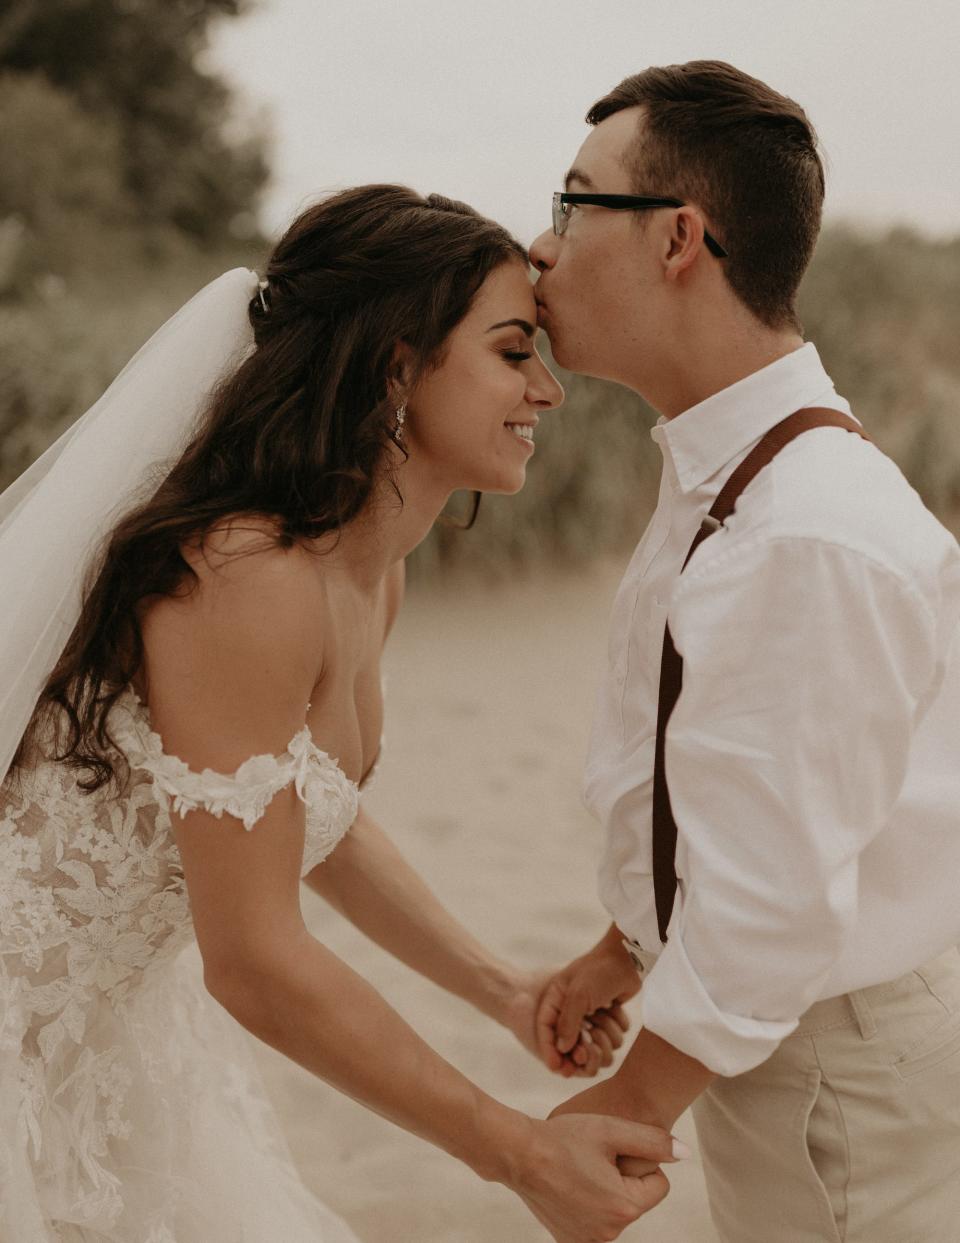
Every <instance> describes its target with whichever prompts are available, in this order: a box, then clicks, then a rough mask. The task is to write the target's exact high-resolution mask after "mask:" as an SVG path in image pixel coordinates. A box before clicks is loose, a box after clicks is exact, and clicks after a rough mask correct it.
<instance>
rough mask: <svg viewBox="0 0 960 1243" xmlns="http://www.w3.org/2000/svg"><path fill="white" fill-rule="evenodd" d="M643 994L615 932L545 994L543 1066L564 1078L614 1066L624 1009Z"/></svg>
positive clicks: (540, 1036)
mask: <svg viewBox="0 0 960 1243" xmlns="http://www.w3.org/2000/svg"><path fill="white" fill-rule="evenodd" d="M639 990H640V977H639V976H638V974H637V971H636V968H635V967H634V965H633V963H632V961H631V959H630V956H629V955H628V954H627V952H626V950H625V949H624V948H623V945H622V944H621V934H620V933H619V932H618V931H617V930H616V929H615V928H613V929H611V931H610V932H608V933H607V934H606V935H605V936H604V937H603V939H602V940H601V941H600V942H599V943H598V944H597V945H595V946H594V948H593V949H592V950H590V951H588V953H586V954H583V955H582V956H581V957H580V958H575V959H574V960H573V962H571V963H570V964H569V966H567V967H564V968H563V970H562V971H558V972H557V973H556V974H555V975H554V976H553V978H552V979H551V980H550V982H549V984H548V985H547V987H546V988H545V989H544V992H543V995H542V997H541V999H540V1006H539V1010H538V1012H537V1023H536V1026H537V1044H538V1048H539V1053H540V1056H541V1058H542V1059H543V1061H544V1062H545V1063H546V1064H547V1066H549V1068H550V1069H551V1070H554V1071H557V1072H558V1073H560V1074H562V1075H564V1076H569V1075H572V1074H576V1073H577V1070H578V1068H584V1069H585V1070H586V1073H589V1074H592V1073H594V1072H595V1071H596V1069H597V1068H598V1067H599V1066H609V1065H611V1063H612V1061H613V1050H614V1049H618V1048H619V1047H620V1045H621V1044H622V1043H623V1033H624V1032H625V1031H626V1030H627V1028H628V1027H629V1020H628V1018H627V1016H626V1014H625V1013H624V1011H623V1009H622V1003H623V1002H625V1001H627V1000H629V998H631V997H633V996H634V995H635V994H636V993H637V992H639ZM581 1073H583V1071H582V1070H581Z"/></svg>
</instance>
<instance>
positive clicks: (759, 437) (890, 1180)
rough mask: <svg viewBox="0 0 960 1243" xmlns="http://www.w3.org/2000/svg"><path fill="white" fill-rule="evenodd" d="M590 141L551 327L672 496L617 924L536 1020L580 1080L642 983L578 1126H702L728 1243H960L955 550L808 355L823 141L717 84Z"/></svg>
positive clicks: (613, 124) (718, 68)
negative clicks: (632, 428) (608, 392)
mask: <svg viewBox="0 0 960 1243" xmlns="http://www.w3.org/2000/svg"><path fill="white" fill-rule="evenodd" d="M587 120H588V122H589V123H590V124H591V126H592V127H593V128H592V130H591V132H590V133H589V135H588V136H587V138H586V140H585V142H584V143H583V145H582V147H581V148H580V150H579V152H578V153H577V155H576V158H575V160H574V162H573V166H572V167H571V168H570V171H569V172H568V173H567V176H566V183H565V191H566V193H564V194H559V195H557V196H555V201H554V228H553V231H552V232H548V233H545V234H543V235H542V236H541V237H539V238H538V239H537V241H536V242H535V244H534V246H533V248H532V252H531V255H532V260H533V262H534V265H535V266H536V267H537V269H538V270H539V272H540V277H539V280H538V283H537V287H536V296H537V300H538V302H539V304H540V308H541V319H540V323H541V325H542V326H543V327H544V328H545V329H546V331H547V333H548V334H549V337H550V342H551V345H552V348H553V353H554V356H555V357H556V359H557V361H558V362H559V363H560V364H561V365H562V366H564V367H567V368H569V369H571V370H573V371H579V372H583V373H585V374H589V375H593V376H600V377H604V378H607V379H612V380H616V381H619V382H620V383H621V384H624V385H627V386H628V387H629V388H631V389H633V390H634V391H636V392H637V393H640V394H642V396H643V397H645V398H646V399H647V400H648V401H649V402H650V403H651V404H652V405H653V406H654V407H655V408H656V409H657V410H658V411H660V413H661V415H662V417H661V419H660V420H659V422H658V424H657V426H656V427H655V428H654V430H653V433H652V434H653V437H654V439H655V440H656V442H657V444H658V445H659V446H660V449H661V452H662V454H663V477H662V483H661V488H660V497H659V501H658V504H657V509H656V512H655V514H654V516H653V519H652V520H651V522H650V525H649V526H648V528H647V530H646V532H645V534H644V536H643V538H642V540H641V542H640V544H639V546H638V547H637V550H636V552H635V554H634V556H633V559H632V561H631V562H630V565H629V567H628V569H627V572H626V576H625V578H624V580H623V583H622V585H621V587H620V590H619V592H618V595H617V598H616V602H615V604H614V609H613V617H612V637H611V644H610V661H609V667H608V669H607V671H606V674H605V676H604V680H603V684H602V686H601V688H600V694H599V700H598V707H597V713H596V718H595V721H594V727H593V733H592V739H591V744H590V752H589V757H588V762H587V771H586V781H585V793H586V800H587V803H588V805H589V806H590V808H591V809H592V810H593V812H594V813H595V814H596V815H597V816H598V818H599V819H600V820H601V822H602V824H603V826H604V830H605V841H606V845H605V852H604V855H603V860H602V864H601V869H600V896H601V899H602V901H603V904H604V906H605V907H606V908H607V910H608V911H609V913H610V915H611V917H612V920H613V923H612V925H611V927H610V930H609V932H608V933H607V934H606V936H604V938H603V939H602V941H601V942H600V943H599V944H598V945H597V946H595V947H594V948H593V949H592V950H590V951H589V952H588V953H587V954H585V955H584V956H583V957H582V958H580V959H578V960H576V961H575V962H573V963H571V964H570V966H569V967H567V968H566V969H565V970H564V971H562V972H560V973H559V974H558V975H557V977H556V978H555V979H554V981H553V983H552V985H551V986H550V988H549V990H548V992H547V994H546V996H545V1001H544V1003H543V1005H542V1007H541V1016H540V1017H541V1040H542V1042H543V1045H544V1048H545V1049H548V1048H550V1047H552V1048H553V1050H554V1052H553V1056H554V1058H555V1061H556V1064H557V1065H559V1055H558V1054H557V1053H556V1050H557V1049H559V1050H561V1051H564V1052H566V1051H568V1050H570V1049H571V1048H572V1047H573V1046H574V1044H575V1043H576V1039H577V1033H578V1032H579V1028H580V1022H581V1018H582V1016H584V1015H586V1014H588V1013H590V1012H591V1011H592V1010H593V1009H595V1008H596V1007H598V1006H610V1005H613V1004H615V1003H616V1002H617V1001H618V1000H623V999H625V998H626V997H628V996H630V995H631V994H632V993H634V992H636V990H637V986H638V973H639V975H642V976H643V979H644V982H643V988H642V992H641V995H640V1007H641V1018H642V1024H643V1026H642V1030H641V1031H640V1033H639V1035H638V1036H637V1039H636V1041H635V1043H634V1044H633V1047H632V1048H631V1049H630V1050H629V1052H628V1054H627V1056H626V1058H625V1059H624V1061H623V1063H622V1065H621V1066H620V1068H619V1070H618V1071H617V1072H616V1073H615V1074H614V1075H613V1076H612V1077H611V1078H609V1079H607V1080H606V1081H605V1082H604V1083H601V1084H599V1085H598V1086H596V1087H592V1088H590V1089H588V1090H587V1091H585V1092H581V1093H580V1094H579V1095H577V1096H575V1097H574V1098H573V1099H572V1100H570V1101H568V1102H567V1103H566V1104H565V1105H563V1106H561V1111H574V1112H576V1111H591V1112H606V1113H610V1114H619V1115H623V1116H626V1117H631V1118H635V1119H639V1120H643V1121H647V1122H656V1123H659V1124H660V1125H662V1126H664V1127H667V1128H670V1127H672V1126H673V1123H674V1122H675V1120H676V1118H677V1116H678V1115H679V1114H680V1113H681V1112H682V1111H683V1110H684V1109H686V1108H687V1106H689V1105H691V1104H692V1105H693V1112H694V1117H695V1120H696V1125H697V1130H698V1136H699V1141H700V1147H701V1152H702V1156H703V1161H704V1168H705V1173H706V1180H707V1189H708V1193H709V1197H710V1205H711V1211H712V1214H713V1217H714V1221H715V1224H716V1227H717V1230H718V1232H719V1234H720V1236H721V1238H722V1239H723V1240H724V1241H725V1243H769V1240H770V1239H774V1238H778V1237H780V1238H783V1239H786V1240H789V1243H824V1241H827V1243H840V1240H843V1241H844V1243H956V1239H957V1237H958V1236H957V1230H958V1227H957V1222H958V1221H960V955H958V951H957V949H956V944H957V941H958V940H960V896H958V894H960V650H958V645H957V642H956V636H957V631H958V625H957V623H958V617H960V551H958V548H957V545H956V543H955V541H954V539H953V538H952V537H951V536H950V535H949V534H948V532H947V531H945V530H944V528H943V527H941V526H940V524H939V523H938V522H937V521H936V520H935V519H934V518H933V516H932V515H931V514H930V513H929V512H928V511H927V510H926V509H925V508H924V506H923V504H922V503H921V501H920V499H919V498H918V496H917V495H916V493H915V492H913V490H912V489H911V488H910V487H909V485H908V484H907V483H906V481H905V480H904V479H903V477H902V476H901V474H900V473H899V471H898V470H897V469H896V468H895V467H894V466H893V464H892V463H891V462H890V461H889V460H888V459H887V458H885V457H884V456H883V455H882V454H881V453H880V452H879V451H878V450H877V449H876V448H875V447H874V446H873V445H872V444H871V443H870V442H869V441H868V440H867V439H866V438H865V437H864V436H863V435H861V434H860V429H859V424H857V423H856V422H855V421H854V420H853V419H852V418H850V412H849V407H848V406H847V403H846V402H845V401H844V400H843V398H841V397H839V396H838V395H837V393H836V392H835V391H834V388H833V385H832V383H831V381H830V378H829V376H828V375H827V374H826V372H825V371H824V369H823V367H822V366H821V364H820V360H819V358H818V356H817V352H816V349H815V348H814V346H813V345H812V344H809V343H808V344H804V341H803V337H802V330H801V326H800V323H799V321H798V319H797V315H796V311H795V309H794V299H795V295H796V291H797V286H798V285H799V283H800V279H801V277H802V275H803V272H804V270H805V268H806V266H807V263H808V261H809V259H810V256H811V254H812V252H813V248H814V244H815V242H816V238H817V233H818V230H819V226H820V216H821V205H822V200H823V169H822V166H821V163H820V159H819V157H818V154H817V150H816V138H815V135H814V133H813V130H812V128H811V126H810V123H809V121H808V119H807V117H806V115H805V113H804V112H803V110H802V109H801V108H800V107H799V106H798V105H797V104H795V103H794V102H793V101H792V100H789V99H786V98H784V97H783V96H781V95H779V94H777V93H776V92H775V91H773V90H771V89H770V88H769V87H767V86H766V85H764V84H763V83H762V82H758V81H757V80H755V79H754V78H751V77H749V76H748V75H746V74H744V73H741V72H740V71H738V70H736V69H734V68H733V67H731V66H730V65H726V64H722V63H719V62H713V61H698V62H693V63H690V64H686V65H674V66H669V67H666V68H651V69H647V70H645V71H644V72H643V73H639V74H636V75H635V76H633V77H630V78H627V79H626V80H625V81H624V82H622V83H621V84H620V85H619V86H618V87H616V88H615V89H614V90H613V91H611V92H610V93H609V94H608V95H607V96H605V97H604V98H603V99H601V100H599V101H598V102H597V103H596V104H595V105H594V106H593V108H592V109H591V110H590V112H589V114H588V117H587ZM638 196H646V197H647V199H648V201H646V202H644V201H643V197H638ZM664 199H666V200H667V201H666V202H664V201H663V200H664ZM918 400H919V395H918ZM801 409H803V410H810V411H812V414H810V415H809V416H802V418H801V419H800V420H799V422H798V420H791V421H790V422H789V423H785V422H784V420H786V419H787V418H788V416H790V415H792V414H794V412H796V411H799V410H801ZM779 425H782V427H781V433H782V435H781V442H782V443H780V444H778V443H774V441H773V440H772V439H771V438H770V437H768V436H767V433H769V432H770V431H771V429H773V428H774V427H777V426H779ZM804 428H806V430H804ZM791 435H792V436H793V437H794V438H791ZM758 444H761V448H759V449H758V450H757V451H756V453H755V454H754V453H753V450H754V447H755V446H756V445H758ZM778 449H779V451H778ZM758 455H762V456H758ZM748 456H749V457H750V459H751V461H750V469H751V471H754V470H755V472H756V473H755V474H754V476H753V481H752V482H744V480H743V479H742V477H741V476H742V474H743V472H741V473H740V475H738V477H737V478H736V479H735V480H734V481H733V483H731V484H730V485H729V487H728V489H727V491H728V492H729V491H732V492H733V493H736V492H737V491H738V490H740V491H741V495H740V497H739V499H736V498H735V497H734V500H735V504H734V506H733V509H732V512H731V507H730V505H727V506H725V507H724V506H723V504H722V502H723V499H725V498H721V499H720V500H718V494H719V493H720V491H721V488H722V487H723V485H724V484H725V483H727V481H728V480H729V479H730V477H731V475H732V474H733V472H734V470H735V469H736V468H737V467H738V466H739V465H740V464H741V463H743V462H744V461H745V459H746V458H747V457H748ZM746 469H747V468H746V467H744V470H746ZM708 511H713V512H712V516H708ZM705 519H706V521H704V520H705ZM698 533H699V539H700V542H699V546H698V547H697V548H696V550H695V551H694V552H693V553H692V555H691V556H690V558H689V563H688V564H686V565H685V559H686V558H687V556H688V552H689V550H690V547H691V544H692V542H693V541H694V538H695V537H696V536H698ZM662 662H663V679H662V684H661V663H662ZM658 716H659V718H660V734H661V737H660V741H659V744H658V741H657V733H658ZM667 723H669V728H666V726H667ZM596 1037H597V1040H598V1042H602V1041H603V1039H604V1035H603V1033H602V1032H600V1031H597V1032H596Z"/></svg>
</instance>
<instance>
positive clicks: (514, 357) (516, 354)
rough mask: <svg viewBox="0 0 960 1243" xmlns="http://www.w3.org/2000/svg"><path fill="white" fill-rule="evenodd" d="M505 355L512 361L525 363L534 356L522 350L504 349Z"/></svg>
mask: <svg viewBox="0 0 960 1243" xmlns="http://www.w3.org/2000/svg"><path fill="white" fill-rule="evenodd" d="M503 356H504V358H507V359H509V360H510V362H512V363H523V362H526V361H527V359H528V358H532V357H533V355H532V354H524V353H523V351H522V350H504V352H503Z"/></svg>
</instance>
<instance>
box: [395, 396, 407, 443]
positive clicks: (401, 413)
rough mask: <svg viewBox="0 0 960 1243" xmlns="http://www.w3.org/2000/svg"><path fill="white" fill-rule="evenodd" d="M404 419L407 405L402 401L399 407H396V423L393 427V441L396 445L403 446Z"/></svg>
mask: <svg viewBox="0 0 960 1243" xmlns="http://www.w3.org/2000/svg"><path fill="white" fill-rule="evenodd" d="M406 417H407V403H406V402H405V401H402V402H401V403H400V405H399V406H397V418H396V422H395V423H394V425H393V439H394V440H395V441H396V443H397V444H398V445H399V444H403V423H404V419H406Z"/></svg>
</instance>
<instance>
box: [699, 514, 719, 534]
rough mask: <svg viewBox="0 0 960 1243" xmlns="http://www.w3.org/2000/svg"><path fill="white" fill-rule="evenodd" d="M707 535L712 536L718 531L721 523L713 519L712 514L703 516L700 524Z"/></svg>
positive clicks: (717, 519)
mask: <svg viewBox="0 0 960 1243" xmlns="http://www.w3.org/2000/svg"><path fill="white" fill-rule="evenodd" d="M700 525H701V527H703V529H704V531H705V532H706V534H707V535H713V533H714V532H715V531H719V530H720V528H721V527H722V526H723V523H722V522H721V521H720V519H719V518H714V516H713V514H705V515H704V518H703V521H702V522H701V523H700Z"/></svg>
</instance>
